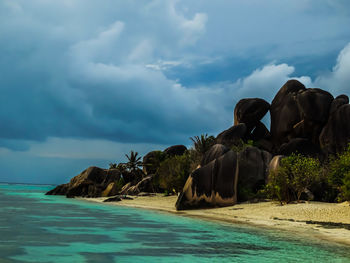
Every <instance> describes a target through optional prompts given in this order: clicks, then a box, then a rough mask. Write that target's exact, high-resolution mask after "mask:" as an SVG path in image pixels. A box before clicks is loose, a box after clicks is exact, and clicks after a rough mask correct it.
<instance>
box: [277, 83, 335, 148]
mask: <svg viewBox="0 0 350 263" xmlns="http://www.w3.org/2000/svg"><path fill="white" fill-rule="evenodd" d="M332 101H333V96H332V95H331V94H330V93H329V92H326V91H324V90H320V89H306V88H305V86H304V85H303V84H301V83H300V82H299V81H297V80H289V81H287V82H286V84H284V85H283V87H282V88H281V89H280V90H279V91H278V93H277V95H276V96H275V98H274V99H273V101H272V103H271V108H270V112H271V135H272V139H273V141H274V143H275V146H276V147H277V148H278V147H279V146H280V145H281V144H283V143H286V142H289V141H290V140H291V139H293V138H305V139H309V140H310V141H312V142H313V143H314V144H318V143H319V135H320V133H321V130H322V128H323V126H324V125H325V124H326V122H327V120H328V116H329V110H330V107H331V103H332Z"/></svg>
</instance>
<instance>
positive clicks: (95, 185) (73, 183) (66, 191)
mask: <svg viewBox="0 0 350 263" xmlns="http://www.w3.org/2000/svg"><path fill="white" fill-rule="evenodd" d="M119 178H120V172H119V171H118V170H117V169H110V170H107V169H101V168H98V167H95V166H92V167H89V168H88V169H86V170H84V171H83V172H82V173H80V174H79V175H77V176H75V177H73V178H72V179H71V180H70V182H69V183H68V184H63V185H59V186H57V187H56V188H55V189H53V190H51V191H49V192H47V193H46V194H47V195H66V196H67V197H75V196H83V197H99V196H102V192H103V191H104V190H105V189H106V187H107V186H108V185H109V184H110V183H111V182H114V181H116V180H117V179H119Z"/></svg>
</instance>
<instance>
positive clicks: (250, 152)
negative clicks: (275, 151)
mask: <svg viewBox="0 0 350 263" xmlns="http://www.w3.org/2000/svg"><path fill="white" fill-rule="evenodd" d="M271 159H272V154H271V153H269V152H266V151H262V150H260V149H258V148H257V147H251V146H250V147H246V148H245V149H243V150H242V151H241V152H239V153H238V163H239V174H238V187H237V192H238V198H237V199H238V201H240V202H241V201H246V200H248V199H249V197H250V196H249V194H250V193H256V192H257V191H258V190H259V189H261V188H262V186H263V185H264V184H265V181H266V178H267V175H268V171H269V169H268V168H269V164H270V161H271Z"/></svg>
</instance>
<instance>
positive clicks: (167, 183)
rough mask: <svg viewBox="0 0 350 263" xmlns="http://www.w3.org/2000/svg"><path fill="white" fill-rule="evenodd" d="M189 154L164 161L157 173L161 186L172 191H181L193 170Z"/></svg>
mask: <svg viewBox="0 0 350 263" xmlns="http://www.w3.org/2000/svg"><path fill="white" fill-rule="evenodd" d="M190 167H191V158H190V156H189V154H187V153H186V154H184V155H182V156H174V157H171V158H168V159H166V160H165V161H163V162H162V163H161V164H160V166H159V168H158V170H157V173H156V177H157V179H158V182H159V186H160V187H161V188H162V189H163V190H165V191H167V192H169V193H171V192H180V191H182V188H183V186H184V184H185V182H186V180H187V178H188V176H189V174H190V172H191V170H190Z"/></svg>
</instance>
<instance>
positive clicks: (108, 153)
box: [0, 0, 350, 184]
mask: <svg viewBox="0 0 350 263" xmlns="http://www.w3.org/2000/svg"><path fill="white" fill-rule="evenodd" d="M349 25H350V2H349V1H348V0H295V1H287V0H265V1H261V0H232V1H227V0H216V1H212V0H200V1H198V0H147V1H143V0H102V1H97V0H74V1H73V0H61V1H56V0H31V1H27V0H1V1H0V52H1V55H0V91H1V96H0V123H1V129H0V167H1V173H0V182H1V181H2V182H22V183H52V184H58V183H64V182H67V181H68V180H69V179H70V178H71V177H73V176H75V175H77V174H78V173H80V172H81V171H82V170H84V169H85V168H87V167H88V166H92V165H94V166H100V167H103V168H107V167H108V164H109V163H111V162H124V161H125V156H124V154H125V153H129V152H130V150H134V151H137V152H139V154H140V155H141V156H142V155H144V154H146V153H147V152H149V151H151V150H163V149H165V148H166V147H168V146H170V145H176V144H184V145H187V146H190V144H191V141H190V140H189V137H191V136H195V135H200V134H205V133H208V134H210V135H217V134H218V133H219V132H221V131H223V130H225V129H227V128H229V127H230V126H231V125H232V124H233V109H234V106H235V104H236V103H237V102H238V101H239V100H240V99H242V98H249V97H250V98H252V97H260V98H263V99H265V100H267V101H269V102H271V100H272V99H273V97H274V95H275V94H276V92H277V91H278V90H279V88H280V87H281V86H282V85H283V84H284V83H285V82H286V81H287V80H288V79H291V78H294V79H298V80H300V81H301V82H302V83H304V85H305V86H306V87H308V88H314V87H317V88H322V89H325V90H327V91H330V92H331V93H332V94H333V95H334V96H337V95H340V94H347V95H350V26H349Z"/></svg>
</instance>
